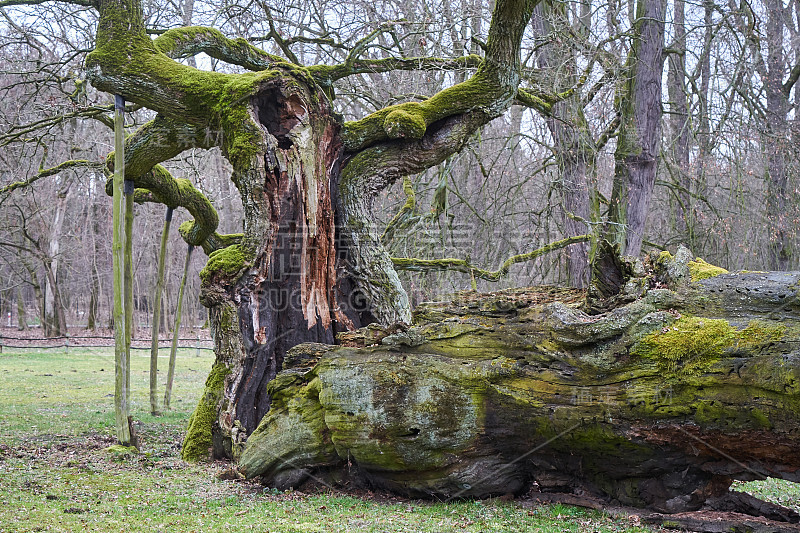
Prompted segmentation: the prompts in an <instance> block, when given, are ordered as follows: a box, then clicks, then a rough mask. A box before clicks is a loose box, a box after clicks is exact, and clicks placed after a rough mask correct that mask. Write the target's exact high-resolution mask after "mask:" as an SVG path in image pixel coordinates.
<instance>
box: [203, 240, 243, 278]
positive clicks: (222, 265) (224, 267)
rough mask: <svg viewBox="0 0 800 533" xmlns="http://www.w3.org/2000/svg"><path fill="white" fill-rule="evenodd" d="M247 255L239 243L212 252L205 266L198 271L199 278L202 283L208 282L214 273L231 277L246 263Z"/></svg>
mask: <svg viewBox="0 0 800 533" xmlns="http://www.w3.org/2000/svg"><path fill="white" fill-rule="evenodd" d="M248 257H249V254H247V253H245V251H244V248H243V247H242V245H241V244H234V245H232V246H228V247H227V248H223V249H222V250H217V251H215V252H212V253H211V255H210V256H209V257H208V262H207V263H206V266H204V267H203V270H201V271H200V279H201V280H202V281H203V283H209V282H210V281H211V279H212V277H213V276H214V275H216V274H219V275H222V276H224V277H226V278H231V277H233V276H235V275H236V274H237V273H238V272H239V271H240V270H241V269H243V268H244V267H245V266H246V265H247V262H248Z"/></svg>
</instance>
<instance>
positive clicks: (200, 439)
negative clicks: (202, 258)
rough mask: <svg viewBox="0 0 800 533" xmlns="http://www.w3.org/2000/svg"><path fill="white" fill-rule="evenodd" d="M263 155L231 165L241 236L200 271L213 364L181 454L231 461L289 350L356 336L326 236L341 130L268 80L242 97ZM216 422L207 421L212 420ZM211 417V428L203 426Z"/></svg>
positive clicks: (314, 102) (302, 96)
mask: <svg viewBox="0 0 800 533" xmlns="http://www.w3.org/2000/svg"><path fill="white" fill-rule="evenodd" d="M251 113H252V114H253V115H254V116H256V117H258V121H259V123H260V125H261V126H262V131H261V132H260V139H259V142H260V145H261V146H260V148H259V152H258V154H257V155H256V156H254V157H253V158H251V160H249V161H247V162H246V164H244V165H243V166H240V167H239V168H235V173H236V176H235V178H234V179H235V183H236V185H237V187H238V189H239V191H240V194H241V197H242V201H243V205H244V210H245V219H244V220H245V227H244V238H243V241H242V243H241V244H240V245H234V246H231V247H228V248H225V249H222V250H220V251H218V252H214V253H212V255H211V256H210V258H209V264H208V265H207V266H206V268H205V269H204V272H203V273H201V277H203V287H202V294H201V299H202V301H203V304H204V305H206V306H207V307H209V310H210V322H211V327H212V331H213V332H214V339H215V351H216V354H217V360H216V363H215V366H214V369H212V372H211V376H210V377H209V379H208V382H207V388H206V393H205V396H204V398H203V399H202V400H201V404H200V406H199V407H198V410H197V412H195V414H194V416H193V417H192V420H191V421H190V427H189V432H188V435H187V438H186V441H185V443H184V451H183V454H184V457H187V458H199V457H204V456H207V455H208V448H209V447H210V446H211V445H212V441H213V452H214V454H215V455H216V456H230V455H231V454H232V453H233V450H235V449H236V448H237V447H238V446H239V445H240V443H241V441H242V440H243V439H244V438H245V437H246V435H248V434H250V433H251V432H252V431H253V430H255V428H256V427H257V425H258V423H259V422H260V420H261V418H262V417H263V416H264V414H265V413H266V412H267V411H268V410H269V408H270V403H271V398H272V395H271V393H270V392H269V389H268V384H269V383H270V382H271V381H272V380H273V379H274V378H275V376H276V374H277V372H278V371H279V370H280V369H281V366H282V363H283V358H284V355H285V353H286V351H287V350H288V349H289V348H291V347H293V346H295V345H297V344H300V343H303V342H319V343H328V344H331V343H333V341H334V336H335V334H336V332H337V331H344V330H347V329H352V328H353V327H359V326H360V325H361V320H360V318H359V316H358V313H357V312H354V310H353V305H352V303H351V302H350V301H349V293H350V291H351V290H352V284H350V285H347V284H345V283H343V282H344V281H345V277H344V274H343V272H344V266H343V265H338V270H339V273H338V275H337V253H338V251H337V248H336V241H335V230H334V196H335V195H336V186H337V183H338V171H339V168H340V165H341V153H342V152H341V143H340V141H339V140H338V139H339V137H338V131H339V125H338V123H337V122H336V121H335V120H334V118H333V116H332V114H331V111H330V108H329V107H328V103H327V99H326V98H325V96H324V95H323V94H321V93H318V92H316V91H315V90H312V89H310V88H309V87H308V86H307V85H302V84H298V83H292V80H291V78H289V77H288V76H287V77H285V78H276V79H275V80H273V81H270V82H268V83H265V84H264V85H263V86H262V88H261V90H260V92H259V93H258V94H257V95H256V96H255V97H253V98H252V100H251ZM212 413H213V414H212ZM209 414H211V417H210V418H211V419H213V420H215V422H214V423H213V435H212V432H210V431H209V430H210V429H211V428H210V427H209V425H210V421H209V419H208V418H203V417H204V416H207V415H209Z"/></svg>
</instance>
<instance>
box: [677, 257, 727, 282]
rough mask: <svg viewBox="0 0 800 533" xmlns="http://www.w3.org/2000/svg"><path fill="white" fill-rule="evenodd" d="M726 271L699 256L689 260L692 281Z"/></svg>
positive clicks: (725, 272)
mask: <svg viewBox="0 0 800 533" xmlns="http://www.w3.org/2000/svg"><path fill="white" fill-rule="evenodd" d="M662 253H665V252H662ZM666 253H669V252H666ZM727 273H728V271H727V270H725V269H724V268H722V267H718V266H716V265H712V264H711V263H706V262H705V261H703V260H702V259H701V258H699V257H698V258H696V259H695V260H694V261H689V274H690V275H691V277H692V281H700V280H703V279H708V278H713V277H715V276H719V275H720V274H727Z"/></svg>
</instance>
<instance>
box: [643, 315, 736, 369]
mask: <svg viewBox="0 0 800 533" xmlns="http://www.w3.org/2000/svg"><path fill="white" fill-rule="evenodd" d="M736 334H737V332H736V329H735V328H734V327H733V326H731V325H730V324H729V323H728V322H727V321H726V320H714V319H708V318H698V317H683V318H680V319H678V320H677V321H675V322H674V323H673V324H672V326H670V327H666V328H664V329H662V330H660V331H657V332H654V333H651V334H649V335H647V336H645V337H644V339H642V341H641V342H640V343H639V344H638V345H636V347H635V348H634V350H633V353H634V354H635V355H639V356H641V357H645V358H647V359H653V360H655V361H656V362H657V364H658V368H659V370H660V371H662V372H665V373H668V374H679V375H681V374H682V375H698V374H702V373H703V372H704V371H706V370H708V368H709V367H710V366H711V365H713V364H714V363H715V362H716V361H717V360H719V358H720V357H721V356H722V352H723V350H725V349H726V348H728V347H730V346H732V345H733V343H734V341H735V340H736Z"/></svg>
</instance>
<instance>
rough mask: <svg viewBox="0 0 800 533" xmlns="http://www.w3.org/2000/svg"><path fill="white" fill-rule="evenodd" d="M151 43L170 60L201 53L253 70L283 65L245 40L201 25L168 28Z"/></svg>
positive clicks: (281, 59) (274, 56) (275, 57)
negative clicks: (231, 37)
mask: <svg viewBox="0 0 800 533" xmlns="http://www.w3.org/2000/svg"><path fill="white" fill-rule="evenodd" d="M153 44H155V45H156V47H157V48H158V49H159V50H160V51H161V52H163V53H164V54H166V55H167V56H169V57H170V58H172V59H180V58H186V57H191V56H194V55H197V54H199V53H200V52H204V53H206V54H207V55H209V56H210V57H213V58H214V59H219V60H220V61H225V62H226V63H231V64H233V65H239V66H240V67H244V68H246V69H248V70H254V71H258V70H266V69H268V68H270V67H272V66H273V65H275V64H276V63H285V62H286V61H285V60H284V59H283V58H282V57H280V56H276V55H273V54H269V53H267V52H265V51H264V50H261V49H260V48H258V47H256V46H253V45H252V44H250V43H249V42H248V41H247V40H246V39H243V38H239V39H229V38H227V37H225V36H224V35H223V34H222V32H221V31H219V30H217V29H214V28H204V27H202V26H189V27H183V28H172V29H169V30H167V31H165V32H164V33H162V34H161V35H159V36H158V37H156V39H155V40H154V41H153Z"/></svg>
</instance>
